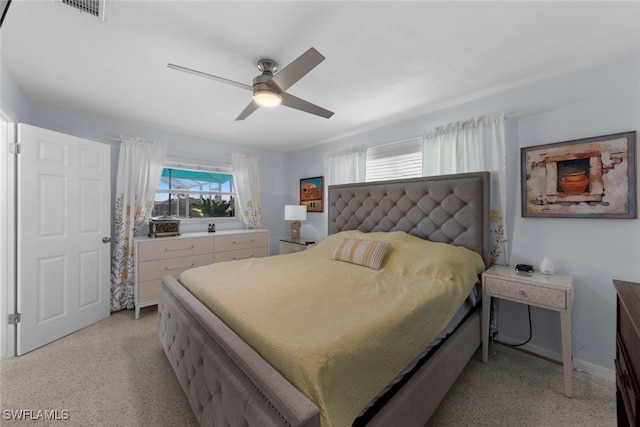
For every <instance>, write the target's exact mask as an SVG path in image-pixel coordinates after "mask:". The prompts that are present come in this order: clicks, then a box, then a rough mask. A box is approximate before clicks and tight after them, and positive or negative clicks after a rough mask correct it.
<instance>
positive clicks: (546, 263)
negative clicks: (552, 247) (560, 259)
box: [540, 258, 554, 274]
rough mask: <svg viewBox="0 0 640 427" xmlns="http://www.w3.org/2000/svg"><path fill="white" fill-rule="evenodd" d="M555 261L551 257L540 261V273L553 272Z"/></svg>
mask: <svg viewBox="0 0 640 427" xmlns="http://www.w3.org/2000/svg"><path fill="white" fill-rule="evenodd" d="M553 272H554V268H553V262H552V261H551V260H550V259H549V258H544V259H543V260H542V262H541V263H540V273H542V274H553Z"/></svg>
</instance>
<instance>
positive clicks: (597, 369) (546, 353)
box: [498, 336, 616, 382]
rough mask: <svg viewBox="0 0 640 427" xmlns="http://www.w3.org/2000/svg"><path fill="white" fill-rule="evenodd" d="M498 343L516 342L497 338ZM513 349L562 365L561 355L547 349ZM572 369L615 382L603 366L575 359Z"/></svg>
mask: <svg viewBox="0 0 640 427" xmlns="http://www.w3.org/2000/svg"><path fill="white" fill-rule="evenodd" d="M498 341H499V342H501V343H505V344H507V345H508V343H510V342H516V341H515V340H514V339H512V338H509V337H503V336H498ZM514 348H515V349H521V350H523V351H525V352H526V353H529V354H531V355H533V356H541V357H542V358H543V359H548V360H550V361H551V362H554V363H557V364H559V365H562V354H561V353H558V352H556V351H552V350H549V349H548V348H544V347H538V346H537V345H533V344H525V345H523V346H520V347H514ZM573 369H574V370H575V371H580V372H585V373H587V374H589V375H593V376H594V377H598V378H602V379H605V380H607V381H611V382H615V380H616V371H615V369H610V368H606V367H604V366H600V365H596V364H594V363H591V362H587V361H586V360H581V359H577V358H575V357H574V358H573Z"/></svg>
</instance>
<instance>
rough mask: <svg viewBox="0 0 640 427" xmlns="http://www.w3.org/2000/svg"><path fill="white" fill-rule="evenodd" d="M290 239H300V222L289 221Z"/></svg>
mask: <svg viewBox="0 0 640 427" xmlns="http://www.w3.org/2000/svg"><path fill="white" fill-rule="evenodd" d="M291 238H292V239H296V240H297V239H300V221H291Z"/></svg>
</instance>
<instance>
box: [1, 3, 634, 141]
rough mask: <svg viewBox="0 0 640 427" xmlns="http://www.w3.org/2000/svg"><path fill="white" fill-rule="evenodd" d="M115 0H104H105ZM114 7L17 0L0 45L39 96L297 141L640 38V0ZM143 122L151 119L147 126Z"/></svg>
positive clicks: (137, 119)
mask: <svg viewBox="0 0 640 427" xmlns="http://www.w3.org/2000/svg"><path fill="white" fill-rule="evenodd" d="M101 1H102V0H101ZM110 11H111V13H110V17H109V21H108V23H102V22H100V21H99V20H98V19H97V18H93V17H91V16H89V15H88V14H86V13H80V12H78V11H76V10H74V9H71V8H70V7H69V6H66V5H63V4H61V3H60V0H38V1H34V0H14V1H13V2H12V3H11V6H10V8H9V11H8V14H7V17H6V19H5V21H4V23H3V25H2V28H1V30H0V42H1V45H0V46H1V51H0V54H1V60H2V63H3V65H4V66H5V67H6V68H7V69H8V70H9V72H10V73H11V75H12V76H13V78H14V80H15V81H16V83H17V84H18V86H19V87H20V88H21V90H22V92H23V94H24V95H25V97H26V98H27V100H28V101H29V102H30V103H31V105H32V106H38V107H51V108H56V109H63V110H69V111H73V112H79V113H86V114H93V115H98V116H102V117H106V118H110V119H115V120H124V121H127V122H134V123H139V124H143V125H147V126H152V127H157V128H161V129H170V130H175V131H179V132H185V133H189V134H195V135H200V136H205V137H207V138H212V139H217V140H224V141H229V142H237V143H241V144H246V145H251V146H255V147H260V148H266V149H274V150H282V151H291V150H296V149H300V148H303V147H307V146H310V145H313V144H317V143H320V142H324V141H328V140H332V139H336V138H338V137H342V136H346V135H349V134H354V133H357V132H362V131H365V130H369V129H373V128H376V127H379V126H382V125H385V124H389V123H394V122H398V121H400V120H402V119H407V118H411V117H415V116H418V115H421V114H424V113H427V112H430V111H434V110H437V109H440V108H443V107H446V106H450V105H454V104H457V103H460V102H464V101H467V100H471V99H474V98H478V97H480V96H483V95H486V94H489V93H494V92H497V91H500V90H503V89H506V88H509V87H513V86H517V85H519V84H523V83H527V82H531V81H534V80H537V79H540V78H543V77H547V76H550V75H554V74H557V73H562V72H566V71H569V70H572V69H575V68H579V67H583V66H587V65H590V64H594V63H597V62H602V61H605V60H608V59H612V58H615V57H618V56H621V55H624V54H628V53H631V52H638V51H640V3H639V2H637V1H629V2H610V1H603V2H457V1H453V2H452V1H449V2H433V1H430V2H429V1H425V2H415V1H414V2H397V1H388V2H364V1H349V2H328V1H318V2H310V1H296V2H291V1H289V2H273V1H258V2H245V1H227V2H221V1H120V0H112V2H111V4H110ZM310 47H315V48H316V49H317V50H318V51H320V52H321V53H322V54H323V55H324V56H325V57H326V60H325V61H324V62H322V63H321V64H320V65H319V66H317V67H316V68H315V69H313V70H312V71H311V72H310V73H309V74H307V75H306V76H305V77H304V78H303V79H302V80H300V81H299V82H298V83H296V84H295V85H294V86H293V87H291V88H290V89H289V91H288V92H289V93H291V94H292V95H295V96H297V97H300V98H303V99H305V100H307V101H309V102H312V103H314V104H317V105H320V106H322V107H324V108H327V109H329V110H331V111H334V112H335V115H334V116H333V117H332V118H330V119H324V118H320V117H317V116H313V115H310V114H305V113H302V112H300V111H297V110H292V109H290V108H287V107H283V106H280V107H276V108H272V109H268V108H260V109H259V110H258V111H256V112H255V113H253V114H252V115H251V116H249V117H248V118H247V119H246V120H244V121H235V120H234V119H235V117H236V116H237V115H238V114H239V113H240V111H242V109H243V108H244V107H245V106H246V105H247V104H248V103H249V102H250V100H251V92H249V91H245V90H243V89H240V88H237V87H234V86H228V85H225V84H221V83H219V82H216V81H212V80H209V79H204V78H200V77H196V76H193V75H189V74H186V73H182V72H179V71H175V70H171V69H168V68H167V63H168V62H173V63H176V64H180V65H183V66H185V67H189V68H194V69H197V70H200V71H204V72H206V73H210V74H215V75H218V76H222V77H225V78H228V79H231V80H235V81H239V82H242V83H246V84H251V82H252V79H253V77H255V76H256V75H258V74H259V72H258V70H257V69H256V68H255V65H254V64H255V61H256V60H257V59H258V58H261V57H265V56H266V57H271V58H273V59H275V60H276V61H278V62H279V63H280V65H281V67H282V66H284V65H286V64H288V63H289V62H291V61H293V60H294V59H296V58H297V57H298V56H299V55H301V54H302V53H303V52H305V51H306V50H307V49H309V48H310ZM142 136H144V135H142Z"/></svg>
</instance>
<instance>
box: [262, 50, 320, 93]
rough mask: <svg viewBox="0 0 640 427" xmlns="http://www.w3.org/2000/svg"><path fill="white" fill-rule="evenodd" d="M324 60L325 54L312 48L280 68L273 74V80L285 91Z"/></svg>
mask: <svg viewBox="0 0 640 427" xmlns="http://www.w3.org/2000/svg"><path fill="white" fill-rule="evenodd" d="M322 61H324V56H322V54H321V53H320V52H318V51H317V50H315V49H314V48H310V49H309V50H308V51H306V52H305V53H303V54H302V55H300V56H299V57H298V58H297V59H295V60H294V61H293V62H292V63H290V64H289V65H287V66H286V67H284V68H283V69H282V70H280V71H279V72H278V73H277V74H276V75H275V76H273V78H272V79H271V81H272V82H274V83H275V84H276V85H278V87H279V88H280V90H281V91H283V92H284V91H285V90H287V89H289V88H290V87H291V86H293V85H294V84H295V83H296V82H297V81H298V80H300V79H301V78H302V77H304V76H305V75H306V74H307V73H308V72H309V71H311V70H313V69H314V68H315V67H316V66H317V65H318V64H320V63H321V62H322Z"/></svg>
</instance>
